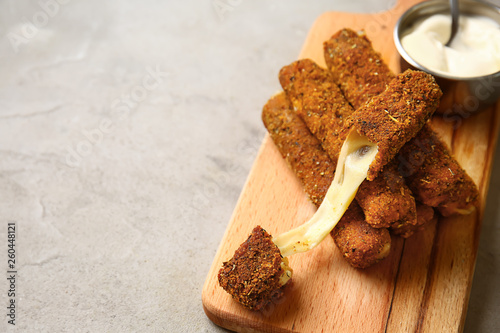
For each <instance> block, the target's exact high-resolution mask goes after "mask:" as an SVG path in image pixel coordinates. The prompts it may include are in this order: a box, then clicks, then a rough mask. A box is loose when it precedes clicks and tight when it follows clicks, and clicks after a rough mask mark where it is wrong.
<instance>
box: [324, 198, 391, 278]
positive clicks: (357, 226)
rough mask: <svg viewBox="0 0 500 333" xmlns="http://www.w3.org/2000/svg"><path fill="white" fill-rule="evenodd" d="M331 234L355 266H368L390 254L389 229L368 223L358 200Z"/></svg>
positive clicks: (347, 258) (352, 204)
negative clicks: (374, 226)
mask: <svg viewBox="0 0 500 333" xmlns="http://www.w3.org/2000/svg"><path fill="white" fill-rule="evenodd" d="M330 234H331V236H332V237H333V240H334V241H335V244H336V245H337V247H338V248H339V250H340V252H341V253H342V255H343V256H344V258H345V259H346V260H347V261H348V262H349V263H350V264H351V265H352V266H354V267H357V268H367V267H369V266H371V265H373V264H375V263H377V262H379V261H380V260H382V259H383V258H385V257H386V256H387V255H388V254H389V250H390V245H391V236H390V234H389V231H388V230H387V229H385V228H378V229H377V228H372V227H371V226H370V225H369V224H367V223H366V222H365V219H364V216H363V211H362V210H361V208H360V207H359V205H358V204H357V203H356V201H353V202H352V203H351V205H350V206H349V208H348V209H347V211H346V212H345V214H344V216H343V217H342V219H341V220H340V221H339V223H338V224H337V226H336V227H335V228H334V229H333V230H332V231H331V233H330ZM361 235H362V236H361Z"/></svg>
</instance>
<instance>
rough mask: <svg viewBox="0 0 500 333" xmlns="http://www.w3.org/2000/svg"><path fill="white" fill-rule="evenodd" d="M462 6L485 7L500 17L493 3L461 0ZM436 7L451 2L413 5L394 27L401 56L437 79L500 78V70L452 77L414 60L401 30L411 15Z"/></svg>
mask: <svg viewBox="0 0 500 333" xmlns="http://www.w3.org/2000/svg"><path fill="white" fill-rule="evenodd" d="M460 2H461V4H468V5H474V6H483V7H484V8H488V9H489V10H492V11H495V12H497V13H498V15H499V16H500V7H498V6H496V5H494V4H492V3H489V2H485V1H469V0H465V1H464V0H460ZM436 5H439V6H443V5H444V6H449V2H448V1H443V0H429V1H423V2H420V3H417V4H416V5H413V6H411V7H410V8H408V9H407V10H406V11H405V12H404V13H403V14H402V15H401V16H400V17H399V19H398V21H397V22H396V25H395V26H394V30H393V39H394V44H395V45H396V49H397V50H398V52H399V55H400V56H401V57H402V58H403V59H404V60H405V61H406V62H408V63H409V64H410V65H412V66H413V67H415V68H417V69H419V70H422V71H424V72H427V73H429V74H431V75H433V76H436V77H440V78H444V79H448V80H455V81H474V80H478V79H481V80H482V79H488V78H490V77H497V76H500V70H499V71H497V72H494V73H490V74H486V75H479V76H466V77H462V76H455V75H451V74H447V73H443V72H437V71H434V70H432V69H429V68H427V67H425V66H423V65H422V64H420V63H419V62H417V61H416V60H415V59H413V58H412V57H411V56H410V55H409V54H408V53H407V52H406V50H405V48H404V47H403V44H402V43H401V38H400V34H401V33H402V31H400V30H401V27H402V23H403V22H404V20H405V19H406V18H407V17H408V16H409V15H410V14H413V13H414V12H418V11H420V10H422V9H423V8H429V7H432V6H436ZM425 16H428V15H422V16H421V17H425ZM498 24H499V25H500V22H498Z"/></svg>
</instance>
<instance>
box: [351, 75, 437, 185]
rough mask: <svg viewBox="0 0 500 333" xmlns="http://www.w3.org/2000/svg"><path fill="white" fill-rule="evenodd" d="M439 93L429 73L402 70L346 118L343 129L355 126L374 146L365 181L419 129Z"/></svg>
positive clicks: (433, 108) (432, 107)
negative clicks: (402, 71) (383, 88)
mask: <svg viewBox="0 0 500 333" xmlns="http://www.w3.org/2000/svg"><path fill="white" fill-rule="evenodd" d="M441 95H442V92H441V89H439V86H438V85H437V83H436V81H435V80H434V78H433V77H432V75H429V74H427V73H424V72H421V71H413V70H406V71H405V72H404V73H401V74H399V75H398V76H396V78H395V79H393V80H392V81H391V82H390V83H389V84H388V85H387V87H386V89H385V90H384V91H383V92H382V93H381V94H379V95H377V96H375V97H373V98H372V99H371V100H369V101H368V102H367V103H365V104H363V105H362V106H361V107H360V108H359V109H357V110H356V111H355V112H354V113H353V114H352V115H351V116H350V117H349V119H348V120H347V121H346V124H345V125H344V126H345V128H346V129H351V128H354V129H356V131H357V132H358V133H359V134H361V135H364V136H366V137H367V138H368V140H370V141H371V142H373V143H376V144H377V146H378V153H377V156H376V157H375V160H374V161H373V162H372V164H371V165H370V169H369V170H368V176H367V179H368V180H373V179H375V177H376V176H377V174H378V173H379V172H380V171H381V170H382V168H383V167H384V165H386V164H387V163H388V162H389V161H390V160H391V159H393V158H394V156H396V154H397V153H398V151H399V150H400V149H401V147H403V145H404V144H405V143H406V142H408V141H409V140H410V139H411V138H413V137H414V136H415V135H416V134H417V133H418V132H419V131H420V129H421V128H422V126H423V125H424V124H425V123H426V122H427V120H428V119H429V118H430V116H431V115H432V114H433V113H434V111H435V110H436V108H437V107H438V105H439V99H440V98H441ZM346 131H348V130H346ZM346 131H344V132H343V133H346ZM344 135H345V134H343V136H344Z"/></svg>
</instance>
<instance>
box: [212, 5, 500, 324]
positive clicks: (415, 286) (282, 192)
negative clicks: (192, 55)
mask: <svg viewBox="0 0 500 333" xmlns="http://www.w3.org/2000/svg"><path fill="white" fill-rule="evenodd" d="M417 2H420V1H418V0H400V1H399V2H398V3H397V4H396V6H395V7H394V8H392V9H391V10H389V11H386V12H383V13H378V14H350V13H337V12H329V13H325V14H323V15H322V16H321V17H319V18H318V19H317V21H316V22H315V23H314V25H313V27H312V29H311V31H310V32H309V35H308V37H307V39H306V41H305V43H304V47H303V49H302V52H301V54H300V58H311V59H313V60H314V61H316V62H317V63H319V64H321V65H323V66H324V60H323V48H322V44H323V42H324V41H325V40H327V39H328V38H329V37H330V36H331V35H333V34H334V33H335V32H336V31H338V30H339V29H341V28H344V27H349V28H352V29H364V30H365V31H366V33H367V35H368V37H369V38H370V39H371V40H372V42H373V45H374V48H375V49H376V50H377V51H379V52H381V53H382V55H383V57H384V59H385V60H386V61H387V62H388V63H389V64H390V66H391V68H392V69H393V70H394V71H395V72H399V70H400V68H399V60H400V58H399V55H398V53H397V51H396V49H395V47H394V43H393V38H392V31H393V28H394V25H395V24H396V21H397V19H398V18H399V17H400V16H401V14H402V13H403V12H404V11H405V10H406V9H407V8H409V7H410V6H411V5H413V4H415V3H417ZM283 65H287V64H283ZM278 71H279V68H276V72H278ZM270 75H273V73H270ZM272 93H273V92H269V95H270V96H271V94H272ZM499 109H500V107H499V106H498V105H497V106H495V107H492V108H490V109H488V110H486V111H483V112H482V113H479V114H475V115H467V116H466V117H465V118H463V119H462V118H461V119H460V121H459V122H456V121H454V122H451V121H450V120H449V119H448V120H447V121H446V120H444V119H443V118H439V117H435V118H434V119H433V127H434V128H435V129H436V130H437V131H438V132H439V133H440V134H442V136H443V138H444V139H445V141H446V142H447V143H448V144H449V145H450V147H451V149H452V151H453V153H454V155H455V157H456V159H457V160H458V161H459V162H460V164H461V165H462V166H463V167H464V168H465V169H466V171H467V172H468V173H469V175H470V176H471V177H472V178H473V179H474V181H475V182H476V184H477V185H478V187H479V190H480V193H481V207H480V209H478V210H477V211H476V212H475V213H473V214H471V215H467V216H454V217H449V218H442V217H440V218H439V219H436V221H433V222H432V223H429V225H427V227H426V229H425V230H424V231H421V232H419V233H416V234H415V235H414V236H412V237H411V238H409V239H407V240H403V239H401V238H399V237H393V243H392V250H391V254H390V255H389V257H388V258H386V259H385V260H384V261H382V262H381V263H379V264H377V265H375V266H374V267H371V268H368V269H366V270H357V269H354V268H352V267H351V266H349V265H348V264H347V263H346V262H345V261H344V259H343V258H342V257H341V254H340V253H339V251H338V250H337V248H336V247H335V245H334V243H333V241H332V239H331V237H327V238H326V239H325V241H323V243H322V244H321V245H319V246H318V247H317V248H316V249H314V250H312V251H309V252H306V253H301V254H296V255H293V256H292V257H290V266H291V267H292V268H293V269H294V275H293V284H292V285H291V286H289V287H287V289H286V292H285V295H284V297H283V298H281V299H279V300H275V301H273V302H271V304H269V306H268V307H266V308H265V309H264V310H263V311H260V312H251V311H248V310H247V309H245V308H243V307H242V306H240V305H239V304H237V303H236V302H235V301H233V300H232V299H231V296H230V295H229V294H227V293H226V292H225V291H224V290H223V289H222V288H221V287H219V285H218V281H217V272H218V270H219V268H220V267H221V266H222V262H223V261H226V260H228V259H229V258H230V257H232V255H233V253H234V251H235V250H236V249H237V247H238V246H239V245H240V244H241V243H242V242H243V241H245V240H246V238H247V237H248V235H249V234H250V232H251V230H252V229H253V227H254V226H256V225H261V226H262V227H263V228H265V229H266V230H267V231H268V232H270V233H271V234H272V235H278V234H280V233H282V232H284V231H287V230H289V229H291V228H293V227H295V226H298V225H300V224H302V223H303V222H305V221H306V220H307V219H308V218H309V217H310V216H311V215H312V214H313V213H314V211H315V207H314V206H313V205H312V204H311V203H310V202H309V200H308V198H307V196H306V195H305V193H304V191H303V189H302V187H301V185H300V183H299V181H298V180H297V179H296V177H295V176H294V174H293V173H292V172H291V171H290V169H289V168H288V166H287V165H286V164H285V161H284V160H283V158H282V157H281V155H280V153H279V152H278V150H277V149H276V147H275V146H274V143H273V142H272V140H271V139H270V138H269V137H268V136H266V137H265V138H264V141H263V143H262V146H261V149H260V151H259V153H258V156H257V158H256V161H255V163H254V166H253V168H252V170H251V172H250V175H249V177H248V180H247V182H246V184H245V187H244V189H243V191H242V193H241V196H240V198H239V201H238V203H237V206H236V208H235V210H234V213H233V216H232V218H231V220H230V222H229V225H228V227H227V230H226V232H225V234H224V237H223V239H222V241H221V243H220V246H219V249H218V251H217V254H216V256H215V258H214V261H213V264H212V267H211V269H210V272H209V273H208V276H207V279H206V282H205V285H204V287H203V292H202V301H203V307H204V310H205V313H206V314H207V316H208V317H209V318H210V319H211V320H212V321H213V322H214V323H215V324H217V325H219V326H222V327H225V328H227V329H230V330H234V331H238V332H433V333H434V332H457V331H462V330H463V324H464V320H465V315H466V312H467V304H468V299H469V293H470V288H471V283H472V278H473V273H474V265H475V261H476V254H477V249H478V240H479V231H480V228H481V220H482V217H483V211H484V204H485V195H486V193H487V190H488V183H489V178H490V173H491V166H492V159H493V153H494V151H495V145H496V139H497V134H498V129H499V119H500V117H499V116H498V112H500V110H499ZM256 112H260V110H256Z"/></svg>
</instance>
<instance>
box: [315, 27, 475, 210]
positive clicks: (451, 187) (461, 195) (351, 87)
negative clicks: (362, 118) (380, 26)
mask: <svg viewBox="0 0 500 333" xmlns="http://www.w3.org/2000/svg"><path fill="white" fill-rule="evenodd" d="M324 51H325V53H324V55H325V61H326V64H327V66H328V68H329V69H330V70H331V71H332V75H333V78H334V81H335V82H336V83H337V84H338V85H339V86H340V88H341V90H342V92H343V93H344V95H345V96H346V97H347V99H348V100H349V102H350V103H351V104H352V105H353V106H354V107H355V108H357V107H360V106H361V105H363V104H364V103H366V102H367V101H369V100H370V99H371V98H372V97H373V96H374V95H376V94H379V93H381V92H382V91H383V90H384V89H385V88H386V85H387V84H388V83H389V82H390V80H391V79H392V78H393V77H394V74H393V73H392V72H391V70H390V69H389V67H388V66H387V64H386V63H385V62H384V61H383V60H382V57H381V56H380V54H379V53H377V52H375V51H374V50H373V48H372V45H371V42H370V41H369V40H368V38H366V36H365V34H364V33H362V32H360V33H356V32H354V31H352V30H350V29H342V30H340V31H338V32H337V33H335V34H334V35H333V36H332V37H331V38H330V40H328V41H326V42H325V43H324ZM397 160H398V163H399V165H398V168H399V170H400V171H401V173H402V175H403V176H405V177H406V179H407V182H408V185H409V186H410V188H411V190H412V192H413V193H414V195H415V196H416V198H417V199H418V200H419V201H421V202H422V203H424V204H427V205H429V206H433V207H437V209H438V210H439V211H440V212H441V214H442V215H445V216H447V215H451V214H456V213H458V214H467V213H470V212H471V211H472V210H474V206H475V205H477V200H478V197H479V194H478V190H477V187H476V185H475V184H474V182H473V181H472V180H471V178H470V177H469V176H468V175H467V173H466V172H465V170H463V169H462V168H461V167H460V165H459V164H458V162H457V161H456V160H455V159H454V158H453V157H452V155H451V153H450V151H449V149H448V147H447V146H446V144H445V143H444V142H443V141H442V140H441V139H440V138H439V137H438V136H437V134H436V133H435V132H434V131H433V130H432V128H431V127H430V126H429V125H427V124H426V125H425V126H424V127H423V130H422V132H421V133H418V134H417V135H416V137H415V138H414V139H412V140H411V141H410V142H409V143H408V144H407V146H405V147H404V148H403V149H402V150H401V153H400V154H399V155H398V157H397ZM419 169H421V170H419ZM450 170H452V171H451V172H450ZM410 184H411V185H410Z"/></svg>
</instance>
